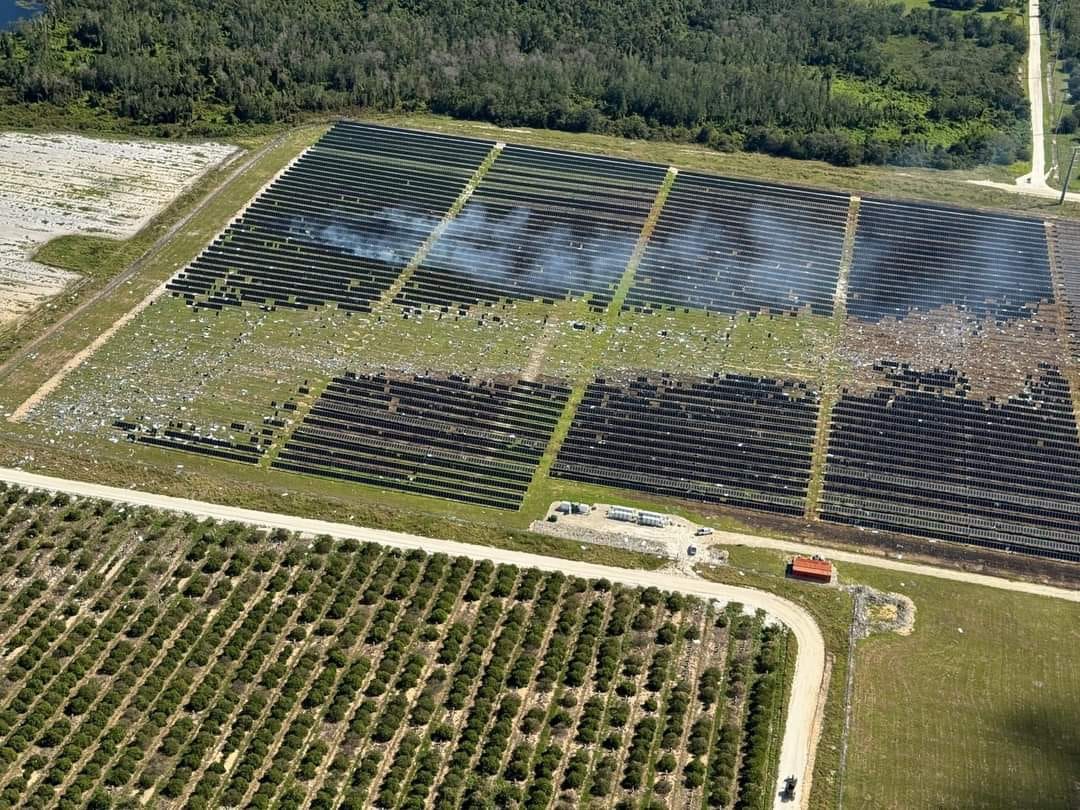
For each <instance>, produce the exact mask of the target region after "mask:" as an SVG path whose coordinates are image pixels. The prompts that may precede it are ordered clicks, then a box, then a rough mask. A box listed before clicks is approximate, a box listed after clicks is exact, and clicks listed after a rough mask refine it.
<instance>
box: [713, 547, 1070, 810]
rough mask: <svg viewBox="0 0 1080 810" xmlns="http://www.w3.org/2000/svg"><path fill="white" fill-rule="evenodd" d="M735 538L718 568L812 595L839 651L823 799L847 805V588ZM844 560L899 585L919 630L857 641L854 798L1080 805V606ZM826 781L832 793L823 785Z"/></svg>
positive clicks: (817, 799)
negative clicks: (809, 576)
mask: <svg viewBox="0 0 1080 810" xmlns="http://www.w3.org/2000/svg"><path fill="white" fill-rule="evenodd" d="M728 548H729V550H730V552H731V558H730V566H729V568H727V569H713V572H714V573H713V576H715V577H722V578H723V580H724V581H729V582H741V583H743V584H747V585H750V586H752V587H759V588H764V589H766V590H771V591H774V592H777V593H780V594H782V595H784V596H786V597H788V598H791V599H794V600H796V601H800V602H801V603H803V604H805V606H806V607H807V608H808V609H809V610H811V611H812V612H813V613H814V615H815V617H816V618H817V619H818V621H819V624H820V626H821V627H822V630H823V632H824V634H825V638H826V642H827V645H828V647H829V652H830V653H832V654H834V655H835V656H836V661H835V662H834V670H833V682H832V684H831V688H830V701H829V704H828V708H827V710H826V718H825V729H824V735H823V738H822V743H821V745H820V747H819V749H818V762H817V767H816V769H815V791H814V804H813V806H815V807H833V806H836V805H835V801H836V799H837V796H838V793H837V792H838V791H839V790H840V788H841V784H840V782H839V780H837V779H836V778H835V774H834V773H833V771H834V770H835V769H836V768H837V767H838V765H839V747H840V740H841V731H842V725H843V722H842V721H843V717H842V713H843V709H842V706H843V679H844V673H845V669H844V668H843V667H844V658H846V647H847V643H846V637H845V633H846V626H847V625H846V621H845V619H844V617H843V613H842V610H839V609H838V607H839V606H838V604H837V602H836V598H837V596H836V593H837V592H836V590H835V589H831V588H822V587H819V586H812V585H805V584H801V583H795V582H792V581H790V580H786V579H784V564H785V561H786V557H785V555H782V554H779V553H777V552H773V551H769V550H766V549H757V548H746V547H742V546H735V547H728ZM837 568H838V570H839V573H840V579H841V584H852V583H859V584H865V585H870V586H871V587H874V588H877V589H879V590H882V591H888V592H894V593H901V594H904V595H906V596H908V597H910V598H911V599H912V600H913V601H914V603H915V606H916V618H915V629H914V632H913V633H912V634H911V635H909V636H900V635H897V634H895V633H877V634H874V635H871V636H870V637H869V638H866V639H863V640H861V641H859V642H858V643H857V645H856V654H855V680H854V691H853V702H852V706H853V713H852V725H851V730H850V736H849V749H848V756H847V766H846V769H845V771H844V776H843V783H842V789H843V806H844V807H850V808H864V807H875V808H888V809H889V810H920V809H921V808H926V809H927V810H930V809H931V808H955V809H956V810H1000V809H1001V808H1024V809H1025V810H1028V809H1029V808H1030V810H1052V809H1053V810H1067V808H1072V807H1075V806H1076V797H1077V790H1078V785H1077V780H1078V775H1080V698H1078V696H1080V605H1077V604H1076V603H1074V602H1066V601H1064V600H1060V599H1050V598H1046V597H1039V596H1030V595H1026V594H1015V593H1010V592H1007V591H1001V590H997V589H993V588H987V587H983V586H978V585H967V584H963V583H956V582H949V581H945V580H939V579H935V578H933V577H925V576H913V575H909V574H906V573H897V572H892V571H886V570H882V569H878V568H872V567H869V566H860V565H851V564H847V563H839V564H838V565H837ZM846 604H847V605H848V609H849V610H850V601H848V602H847V603H846ZM819 781H821V782H823V783H825V784H828V785H829V786H830V790H826V791H819V790H818V789H817V788H818V782H819Z"/></svg>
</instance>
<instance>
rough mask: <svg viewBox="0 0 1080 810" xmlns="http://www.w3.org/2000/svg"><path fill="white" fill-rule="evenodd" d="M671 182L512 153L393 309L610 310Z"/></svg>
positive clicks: (611, 167)
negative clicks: (544, 305)
mask: <svg viewBox="0 0 1080 810" xmlns="http://www.w3.org/2000/svg"><path fill="white" fill-rule="evenodd" d="M666 173H667V169H666V167H663V166H653V165H649V164H644V163H634V162H631V161H626V160H616V159H612V158H602V157H595V156H590V155H580V154H573V153H569V152H555V151H549V150H545V149H533V148H530V147H524V146H507V147H506V148H504V149H503V150H502V152H501V153H500V155H499V156H498V157H497V158H496V160H495V162H494V164H493V165H492V167H491V169H490V170H488V172H487V173H486V174H485V175H484V178H483V181H482V182H481V183H480V184H479V185H478V186H477V188H476V190H475V191H474V192H473V194H472V195H471V197H470V198H469V201H468V202H467V203H466V204H465V207H464V208H463V210H462V211H461V213H460V214H459V215H458V216H457V217H455V219H454V220H453V221H452V222H451V223H450V224H449V226H448V227H447V229H446V231H445V232H444V233H443V234H442V235H441V236H440V237H439V239H438V240H437V241H436V242H435V245H434V247H433V248H432V250H431V251H430V252H429V253H428V255H427V256H426V257H425V259H424V262H423V264H422V265H421V266H420V267H419V268H417V269H416V271H415V272H414V273H413V274H412V276H411V278H410V279H409V280H408V281H406V283H405V285H404V286H403V289H402V290H401V292H400V294H399V295H398V297H397V298H396V299H395V303H398V304H401V305H403V306H407V307H422V306H431V307H437V308H441V309H445V310H449V309H450V308H456V309H458V310H459V311H465V310H468V309H469V308H471V307H474V306H477V305H492V304H495V303H498V302H502V301H532V300H536V301H545V302H548V303H552V302H554V301H556V300H560V299H566V298H571V297H574V298H578V297H584V296H589V297H590V303H591V305H592V306H593V308H594V309H596V310H603V309H606V307H607V305H608V304H609V303H610V300H611V297H612V294H613V293H614V291H615V288H616V287H617V286H618V284H619V280H620V278H621V277H622V275H623V272H624V270H625V269H626V265H627V263H628V262H629V260H630V256H631V255H632V253H633V250H634V245H635V243H636V242H637V239H638V236H639V234H640V232H641V229H642V227H643V226H644V224H645V221H646V219H647V218H648V215H649V211H650V209H651V207H652V205H653V202H654V200H655V198H656V194H657V192H658V190H659V188H660V185H661V183H662V182H663V180H664V176H665V174H666Z"/></svg>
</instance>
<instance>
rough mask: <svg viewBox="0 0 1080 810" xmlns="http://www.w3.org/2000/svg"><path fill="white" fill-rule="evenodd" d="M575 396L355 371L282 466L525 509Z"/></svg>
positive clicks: (278, 464)
mask: <svg viewBox="0 0 1080 810" xmlns="http://www.w3.org/2000/svg"><path fill="white" fill-rule="evenodd" d="M569 395H570V391H569V389H568V388H566V387H565V386H563V385H558V384H544V383H535V382H526V381H518V382H513V383H509V382H498V381H491V380H472V379H469V378H468V377H460V376H449V377H438V376H414V377H407V376H392V375H383V374H353V373H346V374H344V375H342V376H339V377H335V378H334V379H333V380H332V381H331V382H330V384H329V385H328V386H327V388H326V390H325V391H324V392H323V394H322V395H321V396H320V397H319V398H318V400H317V401H316V402H315V404H314V405H313V406H312V408H311V410H310V411H309V412H308V413H307V415H306V416H305V417H304V419H303V421H302V423H301V424H300V425H298V426H297V428H296V429H295V430H294V431H293V433H292V435H290V436H289V437H288V440H287V441H286V443H285V446H284V447H283V448H282V450H281V451H280V452H279V453H278V455H277V458H276V459H275V460H274V462H273V464H272V466H273V467H274V468H276V469H279V470H289V471H292V472H299V473H307V474H310V475H320V476H327V477H330V478H337V479H340V480H345V481H356V482H360V483H364V484H371V485H374V486H380V487H386V488H389V489H396V490H402V491H406V492H414V493H418V494H421V495H434V496H437V497H442V498H449V499H451V500H456V501H462V502H465V503H473V504H480V505H482V506H493V507H500V508H504V509H516V508H517V507H518V506H519V505H520V504H521V500H522V498H523V497H524V494H525V490H526V489H528V486H529V482H530V481H531V480H532V475H533V472H534V470H535V468H536V465H537V464H538V463H539V461H540V457H541V456H542V455H543V454H544V451H545V450H546V449H547V445H548V441H549V440H550V438H551V433H552V431H553V430H554V428H555V423H556V422H557V421H558V420H559V416H560V414H561V413H562V410H563V407H564V406H565V404H566V400H567V398H568V397H569Z"/></svg>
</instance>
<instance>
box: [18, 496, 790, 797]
mask: <svg viewBox="0 0 1080 810" xmlns="http://www.w3.org/2000/svg"><path fill="white" fill-rule="evenodd" d="M0 619H2V621H0V805H2V806H17V807H27V808H94V809H95V810H99V809H101V808H112V807H116V808H120V807H132V808H135V807H145V806H161V807H190V808H212V807H220V806H243V807H257V808H271V807H273V808H319V809H321V810H322V809H325V810H331V809H332V808H357V809H358V810H359V808H369V807H378V808H408V809H409V810H422V808H429V807H435V808H457V807H463V808H530V809H538V808H548V807H558V808H564V807H565V808H570V807H574V808H579V807H596V808H601V807H603V808H611V807H618V808H631V807H634V808H638V807H641V808H652V807H668V806H686V807H689V806H699V807H700V806H705V805H706V804H707V806H710V807H735V806H745V807H755V806H757V803H758V801H759V798H760V795H762V794H761V792H762V791H766V793H767V790H768V787H769V779H770V778H775V774H774V773H773V767H774V766H773V764H772V763H773V760H774V759H775V756H776V752H777V751H778V748H779V743H778V740H779V736H780V734H781V733H782V722H781V719H782V711H783V684H784V678H785V675H784V673H785V657H784V651H785V650H786V644H787V636H786V633H784V632H782V631H781V630H779V629H777V628H769V627H766V626H765V625H764V623H763V621H762V617H760V616H747V615H744V613H743V611H742V609H741V606H738V605H728V606H720V605H715V604H707V603H704V602H701V601H697V600H693V599H686V598H684V597H682V596H680V595H678V594H665V593H661V592H660V591H657V590H655V589H644V590H642V589H631V588H626V587H622V586H619V585H614V584H612V583H611V582H608V581H606V580H596V581H586V580H581V579H576V578H573V577H567V576H565V575H563V574H561V573H543V572H540V571H536V570H522V569H517V568H514V567H511V566H506V565H494V564H492V563H491V562H488V561H480V562H474V561H472V560H469V559H466V558H451V557H448V556H446V555H440V554H435V555H428V554H424V553H421V552H408V553H405V552H400V551H395V550H389V549H385V548H382V547H380V546H376V545H373V544H358V543H354V542H348V541H345V542H339V541H334V540H331V539H330V538H328V537H319V538H315V539H311V538H304V537H296V536H291V535H289V534H287V533H285V532H273V533H267V532H264V531H258V530H254V529H252V528H249V527H245V526H241V525H236V524H214V523H211V522H200V521H197V520H194V519H190V518H184V517H179V516H176V515H173V514H170V513H165V512H156V511H152V510H144V509H123V508H117V507H112V506H110V505H108V504H105V503H98V502H89V501H72V500H70V499H68V498H67V497H65V496H62V495H60V496H51V495H46V494H43V493H37V492H33V493H29V492H24V491H20V490H17V489H10V488H4V489H0Z"/></svg>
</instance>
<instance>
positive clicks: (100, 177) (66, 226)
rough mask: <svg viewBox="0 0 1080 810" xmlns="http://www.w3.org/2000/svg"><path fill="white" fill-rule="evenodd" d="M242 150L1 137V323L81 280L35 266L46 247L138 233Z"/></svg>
mask: <svg viewBox="0 0 1080 810" xmlns="http://www.w3.org/2000/svg"><path fill="white" fill-rule="evenodd" d="M238 151H239V150H238V149H237V148H236V147H233V146H226V145H223V144H216V143H203V144H173V143H159V142H154V141H124V142H121V141H108V140H99V139H94V138H85V137H82V136H80V135H29V134H24V133H14V132H0V326H2V325H3V324H5V323H9V322H11V321H14V320H15V319H17V318H20V317H22V316H23V315H25V314H26V313H28V312H29V311H31V310H32V309H33V308H34V307H36V306H38V305H39V304H41V303H42V302H43V301H45V300H46V299H48V298H51V297H52V296H54V295H56V294H57V293H59V292H61V291H62V290H63V289H64V288H65V287H66V286H67V285H68V284H70V283H71V282H73V281H75V280H76V279H77V278H78V276H77V275H76V274H74V273H68V272H65V271H62V270H57V269H55V268H51V267H46V266H45V265H42V264H38V263H36V262H32V261H30V259H29V257H30V256H31V255H33V253H34V251H35V250H36V249H37V248H38V247H39V246H40V245H42V244H44V243H45V242H47V241H49V240H50V239H52V238H54V237H56V236H60V235H63V234H99V235H102V236H111V237H116V238H124V237H129V236H132V235H134V234H135V233H137V232H138V231H139V229H141V228H142V227H143V226H144V225H145V224H146V223H147V222H149V221H150V219H152V218H153V217H154V216H155V215H156V214H157V213H159V212H160V211H161V210H162V209H163V208H165V206H166V205H168V204H169V203H170V202H171V201H172V200H174V199H175V198H176V197H178V196H179V195H180V194H181V193H183V192H184V191H185V190H186V189H188V188H190V186H191V185H192V184H193V183H194V182H195V181H196V180H198V178H199V177H201V176H202V175H203V174H205V173H206V172H207V171H208V170H209V169H211V168H212V167H213V166H215V165H218V164H220V163H222V162H224V161H226V160H228V159H229V158H231V157H233V156H234V155H236V154H237V153H238Z"/></svg>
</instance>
